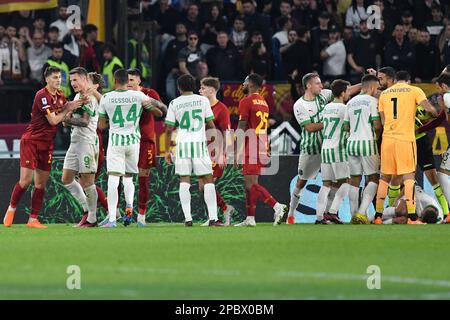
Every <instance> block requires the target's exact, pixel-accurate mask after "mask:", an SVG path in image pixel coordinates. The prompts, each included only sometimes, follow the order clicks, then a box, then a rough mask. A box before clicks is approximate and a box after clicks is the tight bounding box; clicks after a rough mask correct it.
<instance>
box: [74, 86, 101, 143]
mask: <svg viewBox="0 0 450 320" xmlns="http://www.w3.org/2000/svg"><path fill="white" fill-rule="evenodd" d="M79 98H80V94H79V93H77V94H76V96H75V99H74V100H78V99H79ZM89 99H90V102H89V104H85V105H82V106H81V108H78V109H76V110H75V111H74V112H73V115H72V117H73V118H81V117H83V113H84V112H86V113H88V114H89V123H88V126H87V127H79V126H73V127H72V134H71V135H70V142H81V141H83V142H87V143H90V144H97V143H98V139H97V124H98V101H97V98H95V97H94V96H91V97H90V98H89Z"/></svg>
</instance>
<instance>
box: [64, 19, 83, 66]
mask: <svg viewBox="0 0 450 320" xmlns="http://www.w3.org/2000/svg"><path fill="white" fill-rule="evenodd" d="M62 42H63V44H64V49H65V50H67V51H69V52H70V54H72V55H73V56H74V57H76V58H77V59H79V58H80V54H81V50H83V49H84V48H85V47H87V46H88V44H87V42H86V40H85V39H84V37H83V29H82V28H81V27H80V26H74V27H73V28H72V29H70V30H69V33H67V34H66V36H65V37H64V39H63V41H62Z"/></svg>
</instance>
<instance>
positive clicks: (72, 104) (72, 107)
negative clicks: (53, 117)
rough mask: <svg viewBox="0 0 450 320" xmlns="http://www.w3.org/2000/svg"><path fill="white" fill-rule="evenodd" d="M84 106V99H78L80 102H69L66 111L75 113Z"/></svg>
mask: <svg viewBox="0 0 450 320" xmlns="http://www.w3.org/2000/svg"><path fill="white" fill-rule="evenodd" d="M82 105H83V100H82V99H78V100H75V101H70V102H67V103H66V105H65V109H66V110H68V111H69V112H70V111H73V110H75V109H78V108H79V107H81V106H82Z"/></svg>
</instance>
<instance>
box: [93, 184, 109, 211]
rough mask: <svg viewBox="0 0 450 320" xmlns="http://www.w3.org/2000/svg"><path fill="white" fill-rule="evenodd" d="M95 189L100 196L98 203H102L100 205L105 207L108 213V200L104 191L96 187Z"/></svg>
mask: <svg viewBox="0 0 450 320" xmlns="http://www.w3.org/2000/svg"><path fill="white" fill-rule="evenodd" d="M95 188H96V189H97V194H98V200H97V202H98V203H100V205H101V206H102V207H103V209H105V210H106V212H108V200H107V199H106V194H105V193H104V192H103V190H102V189H100V187H99V186H95Z"/></svg>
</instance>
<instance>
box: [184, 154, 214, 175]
mask: <svg viewBox="0 0 450 320" xmlns="http://www.w3.org/2000/svg"><path fill="white" fill-rule="evenodd" d="M212 172H213V171H212V161H211V158H210V157H202V158H192V159H191V158H179V157H177V158H175V174H177V175H179V176H183V177H185V176H207V175H210V174H212Z"/></svg>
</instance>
